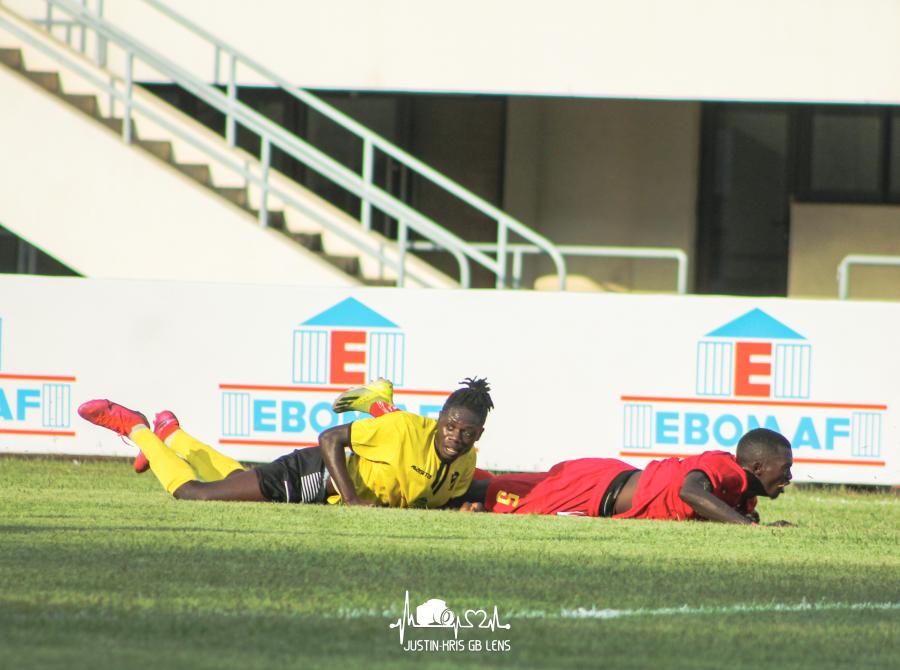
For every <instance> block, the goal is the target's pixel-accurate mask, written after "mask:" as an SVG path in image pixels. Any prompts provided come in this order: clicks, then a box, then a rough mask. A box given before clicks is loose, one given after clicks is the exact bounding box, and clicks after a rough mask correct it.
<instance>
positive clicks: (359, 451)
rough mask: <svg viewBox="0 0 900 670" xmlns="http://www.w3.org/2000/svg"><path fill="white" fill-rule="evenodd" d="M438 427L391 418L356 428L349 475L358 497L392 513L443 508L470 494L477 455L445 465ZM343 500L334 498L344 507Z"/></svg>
mask: <svg viewBox="0 0 900 670" xmlns="http://www.w3.org/2000/svg"><path fill="white" fill-rule="evenodd" d="M436 432H437V421H435V420H434V419H426V418H425V417H422V416H418V415H417V414H410V413H409V412H391V413H390V414H385V415H383V416H380V417H377V418H371V419H360V420H359V421H354V422H353V423H352V424H350V449H351V450H352V452H353V453H352V454H350V456H349V457H348V458H347V470H348V472H349V473H350V479H351V481H352V482H353V487H354V488H355V489H356V493H357V495H358V496H359V497H360V498H362V499H363V500H367V501H371V502H375V503H377V504H379V505H383V506H386V507H431V508H434V507H442V506H443V505H446V504H447V501H449V500H450V499H451V498H456V497H458V496H461V495H462V494H463V493H465V492H466V491H468V490H469V485H470V484H471V483H472V474H473V473H474V471H475V452H474V451H470V452H469V453H467V454H463V455H462V456H460V457H458V458H456V459H455V460H453V461H452V462H450V463H445V462H443V461H441V459H440V457H439V456H438V454H437V450H436V449H435V447H434V436H435V433H436ZM340 501H341V496H340V495H333V496H331V497H329V499H328V502H329V503H331V504H335V503H339V502H340Z"/></svg>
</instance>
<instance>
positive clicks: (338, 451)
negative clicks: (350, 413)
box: [319, 423, 373, 507]
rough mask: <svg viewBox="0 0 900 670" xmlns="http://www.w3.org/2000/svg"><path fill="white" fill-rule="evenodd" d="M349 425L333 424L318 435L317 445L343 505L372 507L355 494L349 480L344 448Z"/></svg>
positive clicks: (348, 434)
mask: <svg viewBox="0 0 900 670" xmlns="http://www.w3.org/2000/svg"><path fill="white" fill-rule="evenodd" d="M350 426H351V424H349V423H348V424H345V425H343V426H335V427H334V428H329V429H328V430H326V431H324V432H323V433H321V434H320V435H319V446H320V447H321V448H322V460H324V461H325V467H326V468H328V472H329V474H331V481H332V482H333V483H334V487H335V488H336V489H337V492H338V493H340V494H341V498H342V499H343V501H344V504H345V505H362V506H367V507H372V506H373V503H371V502H367V501H365V500H362V499H361V498H360V497H359V496H358V495H356V489H355V488H354V487H353V482H352V481H351V480H350V472H349V471H348V470H347V460H346V457H345V456H344V450H345V449H347V448H348V447H349V446H350Z"/></svg>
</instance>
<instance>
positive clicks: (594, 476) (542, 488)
mask: <svg viewBox="0 0 900 670" xmlns="http://www.w3.org/2000/svg"><path fill="white" fill-rule="evenodd" d="M635 469H636V468H635V467H634V466H633V465H628V463H625V462H623V461H619V460H616V459H614V458H579V459H577V460H574V461H563V462H562V463H557V464H556V465H554V466H553V467H552V468H551V469H550V472H513V473H510V474H508V475H497V476H496V477H494V478H493V479H491V483H490V484H489V485H488V490H487V494H486V495H485V500H484V506H485V509H487V511H489V512H496V513H498V514H561V515H572V516H598V513H599V511H600V502H601V501H602V500H603V494H604V493H606V489H607V488H609V485H610V484H611V483H612V480H613V479H615V478H616V476H617V475H618V474H619V473H621V472H625V471H627V470H635Z"/></svg>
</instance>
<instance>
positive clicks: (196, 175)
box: [0, 48, 395, 286]
mask: <svg viewBox="0 0 900 670" xmlns="http://www.w3.org/2000/svg"><path fill="white" fill-rule="evenodd" d="M0 64H2V65H3V66H5V67H7V68H9V69H10V70H12V71H14V72H16V73H17V74H19V75H21V76H22V77H24V78H26V79H28V80H30V81H31V82H33V83H35V84H37V85H38V86H40V87H41V88H42V89H43V90H44V91H46V92H47V93H48V94H50V95H52V96H54V97H55V98H56V99H58V100H61V101H63V102H65V103H67V104H68V105H70V106H71V107H72V108H74V109H77V110H78V111H80V112H82V113H83V114H84V115H85V116H87V117H90V118H91V119H93V120H94V121H96V122H97V123H100V124H103V125H105V126H106V127H108V128H110V129H112V130H113V131H115V132H116V133H118V134H121V133H122V127H123V123H124V122H123V119H122V118H121V117H114V116H103V115H102V113H101V109H100V105H99V103H98V99H97V96H96V95H93V94H84V93H67V92H66V91H65V90H64V89H63V87H62V84H61V79H60V76H59V73H58V72H54V71H40V70H29V69H27V68H26V66H25V62H24V58H23V55H22V51H21V49H17V48H0ZM133 132H134V139H133V142H132V145H133V146H135V147H138V148H139V149H142V150H143V151H145V152H146V153H148V154H149V155H151V156H153V157H154V158H156V159H158V160H159V161H160V162H162V163H164V164H166V165H167V166H170V167H171V168H172V169H175V170H177V171H178V172H180V173H181V174H183V175H185V176H187V177H189V178H190V179H191V180H193V181H195V182H196V183H197V184H199V185H201V186H202V187H204V188H205V189H208V190H209V191H211V192H212V193H215V194H217V195H218V196H220V197H221V198H223V199H224V200H226V201H228V202H229V203H231V204H232V205H233V206H234V207H236V208H238V209H240V210H241V211H243V212H245V213H246V214H248V215H250V216H251V217H252V218H253V221H255V220H256V219H257V217H258V215H259V212H258V210H257V209H254V208H253V207H252V206H251V204H250V197H249V193H248V189H247V188H246V187H235V186H218V185H216V184H215V183H214V182H213V178H212V171H211V169H210V166H209V165H208V164H205V163H186V162H179V161H178V160H177V159H176V155H175V151H174V149H173V145H172V142H171V141H168V140H156V139H141V137H140V133H139V131H138V129H137V127H136V124H135V127H134V129H133ZM268 225H269V227H270V228H272V229H274V230H277V231H280V232H281V233H283V234H284V235H286V236H287V237H288V238H290V239H291V240H293V241H294V242H296V243H298V244H300V245H302V247H303V248H305V249H307V250H309V251H311V252H312V253H314V254H315V255H316V256H317V257H319V258H320V259H322V260H324V261H326V262H328V263H329V264H331V265H333V266H334V267H336V268H338V269H339V270H341V271H342V272H343V273H345V274H347V275H348V276H349V277H351V278H353V279H355V280H358V281H359V282H361V283H363V284H366V285H370V286H390V285H393V284H394V283H395V282H394V280H392V279H389V278H378V277H366V276H364V275H363V273H362V271H361V264H360V260H359V257H358V256H355V255H338V254H329V253H326V252H325V250H324V245H323V241H322V234H321V233H318V232H291V231H289V230H288V229H287V227H286V225H285V213H284V211H283V210H277V209H276V210H269V212H268Z"/></svg>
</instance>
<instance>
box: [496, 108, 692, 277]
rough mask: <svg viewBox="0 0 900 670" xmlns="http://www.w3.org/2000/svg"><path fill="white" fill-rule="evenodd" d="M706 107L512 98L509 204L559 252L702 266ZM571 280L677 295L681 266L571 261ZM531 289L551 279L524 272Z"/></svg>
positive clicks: (544, 269) (545, 266)
mask: <svg viewBox="0 0 900 670" xmlns="http://www.w3.org/2000/svg"><path fill="white" fill-rule="evenodd" d="M699 151H700V104H699V103H687V102H655V103H647V102H642V101H633V100H631V101H629V100H575V99H569V100H556V99H548V98H524V97H523V98H510V100H509V104H508V109H507V133H506V161H505V185H504V204H505V206H506V209H507V211H509V212H510V214H512V215H513V216H516V217H518V218H519V219H520V220H521V221H523V222H525V223H526V224H528V225H529V226H532V227H533V228H535V229H536V230H538V231H539V232H541V233H543V234H544V235H546V236H547V237H548V238H549V239H551V240H553V241H554V242H555V243H557V244H592V245H607V246H608V245H612V246H669V247H677V248H679V249H683V250H684V251H685V252H687V253H688V255H689V257H693V250H694V238H695V230H696V201H697V183H698V179H699V177H698V172H699V164H700V156H699ZM567 262H568V270H569V272H570V273H576V274H586V275H591V276H593V277H594V278H595V279H597V280H598V281H605V282H613V283H615V284H620V285H623V286H627V287H629V288H631V289H636V290H655V291H672V290H674V288H675V286H676V267H675V264H674V263H672V262H660V261H646V260H645V261H628V260H618V259H609V260H601V261H598V260H597V259H587V258H576V257H573V258H570V259H568V260H567ZM525 268H526V271H527V274H526V277H525V278H526V281H525V285H526V286H531V282H532V281H533V280H534V279H535V278H536V277H538V276H540V275H542V274H544V273H549V272H552V265H551V263H550V262H549V259H540V262H537V261H532V262H530V263H526V265H525Z"/></svg>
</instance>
